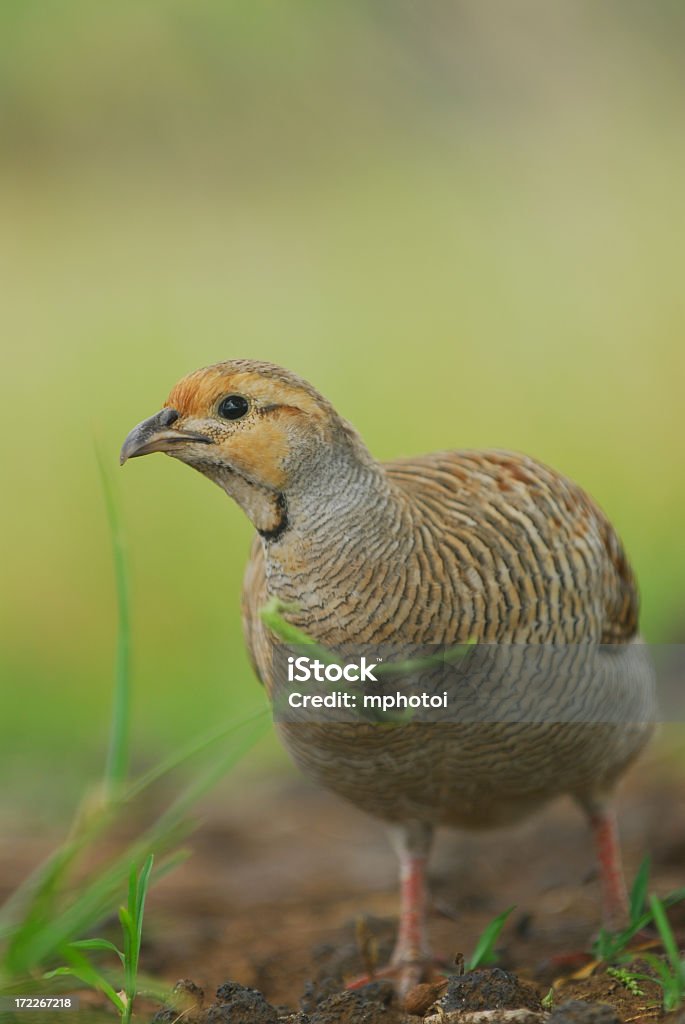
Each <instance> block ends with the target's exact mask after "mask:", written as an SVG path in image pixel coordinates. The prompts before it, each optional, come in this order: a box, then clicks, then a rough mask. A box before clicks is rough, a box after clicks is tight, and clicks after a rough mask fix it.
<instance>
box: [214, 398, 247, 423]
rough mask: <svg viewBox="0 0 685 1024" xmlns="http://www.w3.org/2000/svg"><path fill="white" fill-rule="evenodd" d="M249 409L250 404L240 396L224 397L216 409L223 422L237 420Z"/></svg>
mask: <svg viewBox="0 0 685 1024" xmlns="http://www.w3.org/2000/svg"><path fill="white" fill-rule="evenodd" d="M249 408H250V403H249V402H248V400H247V399H246V398H244V397H243V396H242V395H226V397H225V398H222V399H221V401H220V402H219V405H218V407H217V410H216V411H217V412H218V414H219V416H221V418H222V419H224V420H239V419H241V418H242V417H243V416H244V415H245V413H246V412H247V410H248V409H249Z"/></svg>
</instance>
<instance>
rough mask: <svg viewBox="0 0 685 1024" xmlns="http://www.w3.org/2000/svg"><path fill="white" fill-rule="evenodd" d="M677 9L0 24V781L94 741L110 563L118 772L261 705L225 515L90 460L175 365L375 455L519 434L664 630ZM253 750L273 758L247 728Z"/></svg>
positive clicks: (676, 225)
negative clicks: (129, 644) (113, 493)
mask: <svg viewBox="0 0 685 1024" xmlns="http://www.w3.org/2000/svg"><path fill="white" fill-rule="evenodd" d="M684 44H685V7H684V6H683V5H682V4H681V3H678V2H671V0H659V2H657V3H654V2H653V0H649V2H648V0H644V2H635V0H605V2H604V3H602V4H598V3H596V2H595V0H554V2H549V0H516V3H504V2H494V0H455V2H452V3H437V2H432V0H429V2H427V3H421V4H419V3H416V2H408V0H392V2H380V3H361V2H360V0H346V2H342V0H337V2H333V0H329V2H327V3H314V2H306V0H291V2H289V3H287V4H273V3H265V2H263V0H250V2H249V3H237V2H234V0H200V2H195V3H192V4H190V3H187V2H186V0H166V2H164V3H161V2H150V3H145V4H141V3H139V2H130V0H123V2H122V0H120V2H118V3H116V4H105V3H98V2H95V3H93V2H92V0H71V2H60V0H56V2H54V3H50V4H43V3H36V2H33V0H5V2H4V3H3V4H2V6H1V8H0V104H1V108H0V109H1V122H2V147H1V150H0V162H1V169H0V224H1V228H0V260H1V261H2V301H1V306H0V337H1V339H2V345H3V359H2V365H3V374H2V381H3V400H2V435H3V443H2V449H3V466H4V470H3V490H2V502H1V504H0V538H1V542H2V545H3V550H2V578H3V587H2V623H3V642H2V652H1V671H2V680H3V683H2V706H1V721H0V775H1V777H2V778H3V779H4V780H5V781H6V784H5V785H4V786H3V790H4V792H3V796H2V800H3V801H4V802H7V801H9V802H12V801H13V800H19V801H23V802H26V801H27V800H28V801H31V806H32V808H34V809H36V808H37V809H42V810H43V811H44V812H45V813H49V812H50V809H51V808H52V809H54V808H55V807H57V808H59V807H60V806H61V803H62V801H63V800H64V799H66V798H65V794H69V793H70V792H71V791H72V789H75V787H76V785H77V783H78V781H79V780H80V779H82V778H83V776H84V774H85V773H87V772H88V771H90V770H91V769H93V770H94V768H95V766H97V765H99V763H100V762H101V760H102V756H103V745H104V742H105V738H106V735H107V721H108V716H109V708H110V702H111V686H112V684H111V679H112V672H111V662H112V656H113V648H114V638H115V628H116V614H115V599H114V588H113V575H112V568H111V559H110V540H109V536H108V532H107V525H106V518H105V514H104V506H103V501H102V494H101V489H100V483H99V480H98V473H97V467H96V461H95V458H94V442H95V439H97V443H98V444H99V445H100V447H101V450H102V452H103V455H104V457H105V459H106V461H107V462H108V464H109V466H111V473H112V476H113V479H114V482H115V486H116V490H117V494H118V498H119V501H120V504H121V508H122V513H123V518H124V523H125V528H126V533H127V538H128V548H129V552H130V558H131V563H132V572H133V617H134V643H135V707H134V711H135V726H134V731H135V752H136V759H137V760H138V761H140V762H144V761H146V760H150V759H152V758H153V757H155V756H157V755H158V754H159V753H160V752H161V751H164V750H169V749H171V748H173V747H174V745H175V744H177V743H178V742H179V740H180V739H181V738H182V737H183V736H185V735H188V734H195V733H197V732H200V731H202V730H203V729H204V728H206V727H207V726H209V725H211V724H214V723H215V722H216V721H217V720H219V719H224V718H225V719H227V720H228V719H230V717H232V716H237V715H239V714H241V713H242V712H243V711H244V710H245V709H247V708H251V707H254V706H256V705H259V703H260V701H261V697H260V694H259V690H258V687H257V684H256V682H255V681H254V679H253V677H252V674H251V672H250V669H249V667H248V664H247V660H246V657H245V653H244V650H243V645H242V641H241V636H240V629H239V613H238V609H239V597H240V582H241V574H242V567H243V564H244V561H245V557H246V553H247V550H248V546H249V541H250V528H249V525H248V523H247V521H246V520H245V519H244V518H243V517H242V515H241V513H240V512H239V510H238V509H237V507H235V506H233V505H232V504H231V503H230V501H229V500H228V499H227V498H226V497H225V496H224V495H223V494H222V493H221V492H220V491H219V490H218V489H217V488H213V487H211V486H210V485H209V484H208V483H207V482H206V481H203V480H202V479H201V478H200V477H199V476H197V475H196V474H193V473H190V472H188V471H187V470H186V469H185V468H184V467H182V466H180V465H179V464H176V463H174V462H173V461H172V460H170V459H164V458H162V457H155V458H154V459H145V460H141V461H140V462H136V463H133V464H131V465H130V466H127V467H126V470H125V472H122V473H121V475H119V471H118V466H117V454H118V448H119V445H120V443H121V441H122V439H123V437H124V436H125V434H126V433H127V432H128V430H129V429H130V427H131V426H132V425H133V424H134V423H136V422H137V421H138V420H140V419H142V418H144V417H146V416H148V415H150V414H151V413H153V412H155V411H156V410H158V409H159V407H160V406H161V404H162V402H163V400H164V399H165V397H166V394H167V392H168V391H169V389H170V387H171V385H172V384H173V383H174V382H175V381H176V380H177V379H178V378H179V377H180V376H182V375H184V374H185V373H186V372H188V371H190V370H192V369H194V368H196V367H198V366H201V365H204V364H207V363H211V362H214V361H216V360H219V359H225V358H232V357H240V356H247V357H256V358H263V359H270V360H273V361H275V362H278V363H282V364H284V365H286V366H288V367H290V368H292V369H294V370H296V371H298V372H299V373H301V374H302V375H303V376H305V377H307V378H308V379H310V380H311V381H312V382H313V383H314V384H315V385H316V386H317V387H319V388H320V389H321V390H322V391H323V392H324V393H325V394H326V395H327V396H328V397H329V398H330V399H331V400H332V401H333V402H334V404H335V405H336V406H337V408H338V409H339V410H340V411H341V412H342V413H343V414H344V415H346V416H347V417H348V418H349V419H351V420H352V421H353V422H354V423H355V425H356V426H357V427H358V428H359V430H360V431H361V433H362V434H363V436H364V437H365V439H366V441H367V442H368V444H369V445H370V447H371V449H372V450H373V451H374V452H375V453H376V454H377V455H378V456H381V457H385V458H391V457H394V456H398V455H407V454H411V453H418V452H421V451H425V450H430V449H433V448H445V447H483V446H491V445H494V446H500V447H507V448H514V449H521V450H524V451H527V452H529V453H531V454H534V455H536V456H538V457H540V458H542V459H543V460H545V461H547V462H549V463H551V464H553V465H554V466H556V467H558V468H559V469H561V470H563V471H565V472H566V473H568V474H570V475H571V476H573V477H575V478H577V479H578V480H579V481H580V482H581V483H583V484H584V485H585V486H586V487H587V488H588V489H589V490H590V491H591V493H593V494H594V495H595V496H596V497H597V498H598V499H599V501H600V502H601V503H602V504H603V506H604V507H605V509H606V510H607V512H608V513H609V515H610V516H611V518H612V519H613V520H614V522H615V523H616V525H617V527H618V529H619V531H620V533H621V534H622V536H623V538H624V540H625V542H626V544H627V547H628V550H629V552H630V555H631V558H632V560H633V562H634V565H635V567H636V569H637V572H638V575H639V579H640V583H641V588H642V593H643V601H644V628H645V632H646V635H647V637H648V638H649V639H651V640H667V639H683V635H684V633H685V601H684V600H683V593H682V585H681V581H682V578H683V573H684V571H685V545H684V544H683V540H682V514H683V513H682V510H683V507H684V504H685V479H684V474H683V456H682V438H683V436H684V434H685V430H684V428H685V424H684V422H683V420H684V419H685V417H684V415H683V401H682V391H683V371H684V369H685V356H684V352H683V338H684V337H685V297H684V296H685V292H684V289H683V267H684V265H685V230H684V229H685V216H684V214H685V190H684V189H683V181H684V180H685V161H684V157H685V133H684V132H683V97H684V86H685V64H683V61H682V52H683V45H684ZM259 758H262V763H266V764H273V763H274V762H275V763H278V764H279V765H283V764H284V763H285V755H283V754H281V753H280V752H278V751H277V749H276V744H275V741H269V742H268V743H266V744H265V745H263V746H262V748H261V750H260V754H259Z"/></svg>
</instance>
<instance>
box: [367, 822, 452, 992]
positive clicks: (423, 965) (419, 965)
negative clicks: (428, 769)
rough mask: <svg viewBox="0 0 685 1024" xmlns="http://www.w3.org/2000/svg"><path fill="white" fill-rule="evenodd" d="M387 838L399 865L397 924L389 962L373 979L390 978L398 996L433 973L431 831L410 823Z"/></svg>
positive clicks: (393, 830)
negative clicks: (428, 929) (429, 881)
mask: <svg viewBox="0 0 685 1024" xmlns="http://www.w3.org/2000/svg"><path fill="white" fill-rule="evenodd" d="M390 835H391V838H392V840H393V845H394V846H395V848H396V850H397V854H398V857H399V862H400V922H399V928H398V932H397V941H396V943H395V949H394V951H393V954H392V957H391V958H390V963H389V964H388V966H387V967H382V968H379V969H378V970H375V971H374V974H373V978H392V979H393V980H394V981H395V984H396V987H397V990H398V992H399V994H400V995H401V996H404V995H406V993H407V992H408V991H409V989H411V988H413V987H414V985H418V984H419V983H420V982H421V981H425V980H426V979H427V977H429V976H430V975H431V973H432V966H433V964H432V959H431V955H430V951H429V946H428V938H427V935H426V916H427V905H428V899H427V888H426V865H427V863H428V854H429V851H430V847H431V844H432V839H433V830H432V828H431V827H430V826H428V825H424V824H421V823H412V824H411V825H402V826H397V827H396V828H393V829H391V832H390ZM373 978H371V977H368V976H367V977H364V978H356V979H355V980H354V981H352V982H350V983H349V984H348V986H347V987H348V988H360V987H361V986H362V985H364V984H366V983H368V982H369V981H372V980H373Z"/></svg>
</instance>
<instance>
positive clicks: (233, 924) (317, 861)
mask: <svg viewBox="0 0 685 1024" xmlns="http://www.w3.org/2000/svg"><path fill="white" fill-rule="evenodd" d="M675 776H676V773H675V770H674V768H673V765H672V763H669V762H667V761H664V760H658V759H657V757H656V756H655V755H653V756H652V760H651V764H650V765H648V766H647V767H645V766H644V765H643V768H642V770H641V771H639V770H636V771H634V772H633V775H632V777H631V779H630V780H629V782H628V783H627V784H626V785H625V787H624V789H623V792H622V799H621V808H620V811H621V827H622V834H623V837H624V848H625V859H626V865H627V872H628V875H629V877H632V875H633V874H634V872H635V869H636V868H637V866H638V864H639V863H640V861H641V859H642V857H643V856H644V855H645V853H646V852H647V851H649V852H650V853H651V855H652V859H653V874H652V889H653V891H655V892H657V893H658V894H662V895H663V894H665V893H667V892H670V891H671V890H673V889H675V888H677V887H679V886H681V885H683V883H684V878H683V875H684V874H685V872H684V870H683V869H684V866H685V787H684V786H683V785H682V781H680V784H678V780H677V779H676V778H675ZM681 780H682V776H681ZM235 788H237V787H235V786H233V787H232V788H231V790H230V791H229V793H230V794H231V795H229V796H227V797H226V799H225V802H221V803H218V802H215V803H214V804H213V805H212V806H211V807H210V808H209V809H208V811H207V818H206V820H205V823H204V824H203V825H202V826H201V827H200V828H199V830H198V831H197V832H196V833H195V834H194V836H193V837H192V839H191V841H190V844H189V845H190V846H191V848H192V850H193V856H192V857H191V858H190V859H189V860H188V861H187V862H186V863H185V864H183V865H182V866H181V867H180V868H179V869H177V870H176V871H175V872H174V873H172V874H171V875H169V876H168V877H166V878H165V879H164V880H163V881H162V882H160V884H159V885H157V886H155V888H154V889H153V890H152V892H151V893H150V895H149V898H148V907H147V915H146V934H145V940H144V944H143V951H142V957H141V966H142V968H143V969H144V970H145V971H146V972H147V973H148V974H149V975H152V976H154V977H155V978H158V979H163V980H166V981H168V982H169V983H170V987H171V986H172V985H173V984H174V983H175V982H176V981H177V979H178V978H186V979H192V981H193V983H195V984H196V985H197V986H199V987H200V988H201V989H203V990H204V992H205V993H207V996H206V998H205V1000H204V1008H203V1009H202V1011H201V1012H199V1013H196V1012H195V1011H194V1010H193V1009H192V1006H193V1005H194V1004H198V1003H199V1000H198V996H197V994H193V991H192V989H191V990H190V993H188V991H187V989H188V986H187V985H186V986H184V988H185V990H186V991H185V993H181V994H180V995H179V996H178V997H177V999H178V1000H179V1003H178V1005H179V1007H180V1009H177V1010H176V1011H175V1013H172V1012H171V1011H169V1012H168V1013H166V1014H164V1013H163V1014H162V1015H160V1016H159V1017H158V1019H159V1020H167V1021H173V1020H176V1019H177V1018H178V1013H179V1012H182V1013H184V1016H182V1017H181V1018H180V1019H181V1020H182V1021H185V1022H186V1024H194V1022H195V1021H198V1022H200V1021H201V1022H202V1024H209V1022H214V1021H217V1022H218V1021H227V1022H231V1024H241V1022H242V1021H246V1022H249V1024H275V1021H276V1020H278V1019H279V1017H281V1018H282V1017H283V1016H284V1015H285V1014H286V1013H294V1012H295V1011H299V1015H298V1016H297V1017H295V1016H293V1017H289V1018H288V1019H289V1020H292V1022H293V1024H344V1022H348V1021H349V1022H354V1024H377V1022H380V1021H382V1022H383V1024H399V1022H401V1021H405V1020H408V1019H413V1020H414V1021H417V1020H419V1018H418V1017H413V1018H407V1017H406V1014H405V1013H404V1011H403V1010H402V1009H401V1008H400V1007H399V1006H398V1005H397V1003H396V1000H395V999H394V996H393V993H392V990H391V989H390V988H388V986H387V985H385V984H384V983H376V985H375V986H373V987H372V988H371V989H369V990H365V989H362V990H360V991H359V992H355V993H351V992H350V993H342V992H341V989H342V987H343V984H344V979H345V978H349V977H351V976H353V975H355V974H357V973H361V972H363V970H364V963H363V958H362V957H361V956H360V954H359V945H360V936H361V935H364V934H365V935H366V936H367V939H366V941H365V942H364V943H362V944H363V945H366V946H368V945H369V942H368V937H369V936H371V937H372V938H373V942H374V943H375V944H376V946H377V950H378V958H379V962H382V961H383V958H384V957H387V956H388V954H389V952H390V950H391V947H392V942H393V938H394V931H395V924H396V918H395V915H396V911H397V902H396V900H397V895H396V887H395V862H394V857H393V854H392V851H391V850H390V848H389V846H388V845H387V842H386V839H385V835H384V832H383V829H382V826H380V825H379V824H378V823H376V822H373V821H370V820H369V819H367V818H366V817H365V816H363V815H361V814H359V813H357V812H356V811H355V810H354V809H353V808H351V807H348V806H346V805H345V804H343V803H341V802H339V801H337V800H336V799H335V798H333V797H332V796H329V795H328V794H326V793H323V792H321V791H319V790H316V789H314V788H313V787H311V786H309V785H308V784H307V783H306V782H303V781H302V780H300V779H298V778H296V777H294V776H293V777H289V778H288V779H287V780H286V781H285V782H281V783H280V784H278V785H277V784H275V783H265V782H260V783H250V784H249V786H247V785H246V786H241V787H240V788H241V789H242V795H236V794H235ZM41 845H42V844H41V843H37V842H36V841H31V840H28V839H27V840H26V841H21V840H18V839H17V838H16V836H15V837H13V839H12V841H11V842H10V841H9V840H8V839H7V837H5V838H4V839H3V840H1V841H0V878H2V888H3V889H4V888H7V889H10V888H11V886H12V884H13V883H14V882H16V881H17V880H18V878H19V877H21V875H23V873H24V872H25V871H26V869H27V867H28V866H29V865H30V863H31V862H32V861H35V860H37V859H38V857H39V856H40V855H41V854H42V853H43V852H44V851H43V850H42V849H40V847H41ZM431 884H432V892H433V898H434V906H433V910H432V913H431V920H430V931H431V939H432V942H433V946H434V949H435V950H436V952H437V953H438V955H440V956H441V957H442V958H444V959H445V960H446V961H448V962H454V958H455V956H456V955H457V954H459V953H463V954H466V955H468V953H469V952H470V951H471V950H472V949H473V947H474V944H475V941H476V938H477V937H478V935H479V934H480V932H481V931H482V929H483V928H484V927H485V925H486V924H487V923H488V922H489V921H490V920H491V919H492V917H493V916H494V915H496V914H498V913H500V912H501V911H502V910H503V909H504V908H506V907H508V906H511V905H515V907H516V909H515V910H514V912H513V914H512V915H511V918H510V920H509V922H508V923H507V925H506V927H505V929H504V932H503V934H502V936H501V941H500V943H499V946H500V950H499V952H500V959H499V967H500V968H501V969H502V970H501V971H499V973H498V974H497V972H496V973H495V975H492V973H491V974H490V976H489V977H488V978H487V985H486V986H485V988H484V987H483V985H482V984H479V986H476V987H475V988H474V981H473V978H472V977H471V978H469V977H468V976H466V977H464V978H454V979H453V981H452V982H451V983H450V988H449V989H448V991H447V993H444V992H443V994H442V997H441V999H442V1004H441V1005H442V1010H441V1011H440V1012H442V1015H443V1019H444V1020H445V1024H448V1022H449V1020H450V1019H456V1018H454V1016H453V1014H454V1011H462V1012H463V1011H464V1010H465V1009H467V1010H469V1011H470V1012H472V1013H473V1012H475V1011H482V1010H495V1009H497V1007H502V1008H504V1009H505V1010H506V1009H507V1008H509V1009H510V1010H514V1011H515V1010H516V1008H517V1007H520V1008H524V1007H528V1008H529V1009H530V1010H534V1008H535V1007H537V1008H538V1009H537V1013H536V1017H537V1018H538V1019H540V1020H543V1019H549V1024H581V1020H582V1019H583V1015H585V1018H584V1024H611V1020H612V1017H611V1016H606V1014H607V1013H608V1012H609V1011H601V1012H600V1011H598V1010H597V1008H596V1007H595V1008H594V1009H592V1008H588V1007H582V1006H580V1007H579V1006H571V1007H568V1008H564V1012H563V1013H562V1008H563V1007H564V1004H566V1003H568V1002H570V1001H574V1002H578V1001H582V1002H590V1003H597V1002H598V1003H602V1004H605V1006H609V1007H612V1008H613V1010H614V1016H615V1017H617V1018H618V1019H619V1020H621V1021H624V1022H627V1024H632V1022H634V1021H650V1020H655V1019H658V1018H659V1017H660V1016H662V1014H661V1012H660V1010H659V1008H658V1006H657V1005H654V1004H655V1003H658V1002H659V991H658V989H657V988H656V986H654V985H651V984H650V983H646V984H644V985H642V986H641V988H642V991H643V992H644V995H642V996H636V995H634V994H632V993H631V992H629V991H628V990H627V989H626V988H625V987H624V986H623V985H622V984H621V982H620V981H618V980H617V979H616V978H613V977H610V976H609V975H607V974H606V971H605V970H604V968H602V967H599V968H597V969H596V970H595V971H594V973H589V974H588V971H587V969H586V970H585V971H584V972H583V971H580V974H579V973H578V970H577V968H578V967H579V966H582V959H581V960H579V961H576V962H575V963H574V962H573V961H568V962H567V961H564V960H563V959H561V958H562V957H563V955H564V954H568V953H569V952H573V951H578V950H584V949H585V950H586V949H587V948H588V946H589V942H590V940H591V937H592V934H593V932H594V931H595V930H596V928H597V926H598V921H599V911H598V903H597V897H598V892H597V882H596V877H595V872H594V866H593V857H592V851H591V849H590V844H589V839H588V835H587V831H586V828H585V827H584V824H583V821H582V818H581V816H580V814H579V812H578V811H577V810H576V809H575V807H573V806H572V805H571V804H570V803H567V802H559V803H558V804H556V805H552V806H550V807H549V808H547V809H546V810H544V811H543V812H542V813H541V814H540V815H538V816H537V817H536V818H534V819H532V820H530V821H528V822H526V823H524V824H522V825H521V826H519V827H516V828H514V829H509V830H507V831H498V832H493V833H481V834H470V835H466V834H450V833H448V832H445V833H443V834H442V835H441V836H440V837H439V841H438V843H437V846H436V850H435V855H434V857H433V860H432V865H431ZM671 918H672V922H673V924H674V926H675V927H676V929H677V930H678V931H679V932H680V936H679V937H681V938H682V934H683V932H684V931H685V910H684V909H683V907H682V906H681V907H677V908H675V909H674V910H673V911H672V912H671ZM360 922H363V924H362V923H360ZM572 963H573V964H574V966H575V968H576V975H577V976H576V978H575V980H574V979H571V980H565V976H567V975H568V974H569V971H570V969H571V968H570V966H568V965H569V964H572ZM565 964H566V966H565ZM507 971H510V972H515V974H516V975H518V980H517V979H516V978H512V977H511V975H506V973H505V972H507ZM583 974H585V975H587V976H582V975H583ZM500 975H501V977H500ZM503 978H505V979H506V984H504V982H503V980H502V979H503ZM227 982H231V983H234V984H233V987H232V988H231V987H224V988H223V990H221V989H220V991H219V995H218V996H217V995H215V993H216V990H217V988H219V986H222V985H225V984H226V983H227ZM522 982H523V983H524V984H523V985H522V984H521V983H522ZM503 985H504V988H503V987H502V986H503ZM487 986H490V988H489V989H488V987H487ZM530 986H533V987H532V988H531V987H530ZM552 986H554V996H553V1005H554V1012H553V1015H552V1017H549V1018H547V1014H546V1012H545V1013H541V1012H540V1010H539V999H540V998H541V997H544V996H545V995H546V994H547V993H548V991H549V989H550V987H552ZM250 990H256V991H253V992H250ZM505 990H506V992H505ZM474 992H477V993H479V995H478V998H477V999H476V1002H475V1003H474V1001H473V1000H474ZM497 992H499V993H500V997H497ZM503 992H505V995H502V993H503ZM498 998H499V1002H498ZM184 1000H185V1002H184ZM88 1002H91V1000H90V998H89V999H88ZM546 1008H547V1009H549V1000H548V1001H547V1003H546ZM143 1011H144V1006H142V1005H141V1007H140V1009H139V1014H140V1016H139V1019H140V1020H145V1019H148V1020H149V1019H151V1017H152V1016H153V1013H154V1010H151V1012H150V1013H149V1015H147V1017H146V1013H145V1012H143ZM426 1012H427V1013H428V1014H429V1018H428V1019H430V1014H433V1015H435V1014H436V1013H437V1012H438V1010H437V1009H436V1008H435V1007H434V1008H433V1009H431V1010H428V1008H426ZM502 1012H504V1011H502ZM597 1012H600V1016H597ZM588 1013H591V1014H592V1013H594V1014H595V1016H593V1018H592V1021H590V1017H589V1016H588ZM601 1013H604V1014H605V1016H601ZM436 1019H438V1018H436ZM464 1019H465V1020H466V1019H467V1018H464ZM472 1019H473V1020H474V1021H475V1019H476V1018H475V1017H474V1018H472ZM504 1019H507V1018H504ZM490 1020H492V1018H490ZM27 1021H28V1018H27ZM79 1021H80V1022H81V1021H83V1024H85V1018H84V1017H83V1015H81V1016H80V1018H79Z"/></svg>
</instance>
